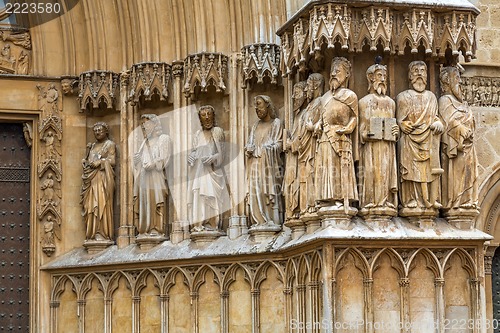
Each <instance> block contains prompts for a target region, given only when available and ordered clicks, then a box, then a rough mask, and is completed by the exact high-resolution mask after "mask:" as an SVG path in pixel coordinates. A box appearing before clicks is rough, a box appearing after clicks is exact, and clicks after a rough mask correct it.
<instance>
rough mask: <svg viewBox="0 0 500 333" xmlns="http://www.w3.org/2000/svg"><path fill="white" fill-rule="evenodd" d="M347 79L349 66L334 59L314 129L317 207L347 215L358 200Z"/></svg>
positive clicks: (354, 110) (353, 104)
mask: <svg viewBox="0 0 500 333" xmlns="http://www.w3.org/2000/svg"><path fill="white" fill-rule="evenodd" d="M350 75H351V63H350V62H349V61H348V60H347V59H346V58H344V57H336V58H333V60H332V66H331V70H330V81H329V83H330V90H329V91H328V92H326V93H325V94H324V95H323V97H322V99H321V104H322V112H321V116H320V119H319V121H318V122H317V123H316V125H315V132H316V133H317V135H318V136H319V138H318V145H317V152H316V157H315V181H314V183H315V184H316V186H315V187H316V200H317V201H318V204H319V205H320V206H330V207H336V208H342V209H343V210H344V211H345V213H346V214H347V213H348V211H349V210H350V209H349V207H351V204H352V202H353V201H357V200H358V190H357V185H356V176H355V174H354V158H353V140H354V139H355V138H356V136H357V131H355V130H356V126H357V123H358V98H357V96H356V94H355V93H354V92H353V91H352V90H350V89H348V88H347V83H348V79H349V77H350ZM354 214H355V213H354ZM349 215H351V213H349Z"/></svg>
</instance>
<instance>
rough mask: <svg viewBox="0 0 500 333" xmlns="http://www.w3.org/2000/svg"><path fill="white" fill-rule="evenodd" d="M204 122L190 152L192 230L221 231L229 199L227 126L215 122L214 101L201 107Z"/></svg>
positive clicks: (201, 116) (199, 112)
mask: <svg viewBox="0 0 500 333" xmlns="http://www.w3.org/2000/svg"><path fill="white" fill-rule="evenodd" d="M198 116H199V118H200V123H201V126H202V129H201V130H198V131H197V132H196V134H195V136H194V138H193V150H192V151H191V153H190V154H189V156H188V163H189V165H190V185H189V190H190V192H189V201H188V205H189V207H190V210H191V212H192V215H191V223H192V224H193V228H192V231H195V232H200V231H220V230H221V214H222V213H223V203H228V202H229V196H228V192H227V190H226V186H227V185H226V175H225V173H224V169H223V164H222V162H223V160H224V155H225V154H224V130H223V129H222V128H220V127H217V126H216V124H215V110H214V108H213V107H212V106H211V105H206V106H202V107H200V108H199V110H198Z"/></svg>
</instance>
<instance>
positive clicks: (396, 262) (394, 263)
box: [370, 247, 407, 278]
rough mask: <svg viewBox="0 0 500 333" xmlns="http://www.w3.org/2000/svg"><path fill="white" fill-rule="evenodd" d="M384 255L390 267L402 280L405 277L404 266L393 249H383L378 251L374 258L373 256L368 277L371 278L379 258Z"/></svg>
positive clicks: (401, 259)
mask: <svg viewBox="0 0 500 333" xmlns="http://www.w3.org/2000/svg"><path fill="white" fill-rule="evenodd" d="M384 254H386V255H387V256H388V257H389V259H390V261H391V267H392V268H394V269H395V270H396V271H397V272H398V274H399V278H404V277H406V276H407V272H406V266H405V263H404V260H403V258H401V256H400V255H399V253H397V252H396V251H395V250H394V249H393V248H387V247H386V248H384V249H382V250H380V251H379V252H378V253H377V254H375V256H373V260H372V262H371V265H370V277H373V273H374V272H375V271H376V270H377V268H378V264H379V261H380V258H381V257H382V256H383V255H384Z"/></svg>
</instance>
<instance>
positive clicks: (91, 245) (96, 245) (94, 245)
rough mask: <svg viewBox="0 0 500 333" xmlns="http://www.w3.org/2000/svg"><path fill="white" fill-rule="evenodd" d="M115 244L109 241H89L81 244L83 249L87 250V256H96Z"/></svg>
mask: <svg viewBox="0 0 500 333" xmlns="http://www.w3.org/2000/svg"><path fill="white" fill-rule="evenodd" d="M114 243H115V242H113V241H112V240H109V239H103V240H96V239H89V240H86V241H85V242H84V243H83V247H85V248H86V249H87V253H88V254H96V253H99V252H101V251H103V250H105V249H106V248H107V247H108V246H111V245H113V244H114Z"/></svg>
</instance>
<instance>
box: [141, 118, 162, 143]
mask: <svg viewBox="0 0 500 333" xmlns="http://www.w3.org/2000/svg"><path fill="white" fill-rule="evenodd" d="M141 126H142V129H143V132H144V133H143V134H144V136H145V137H146V138H149V137H151V136H153V135H160V134H161V133H162V132H163V128H162V127H161V122H160V119H159V118H158V116H157V115H155V114H153V113H147V114H143V115H142V116H141Z"/></svg>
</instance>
